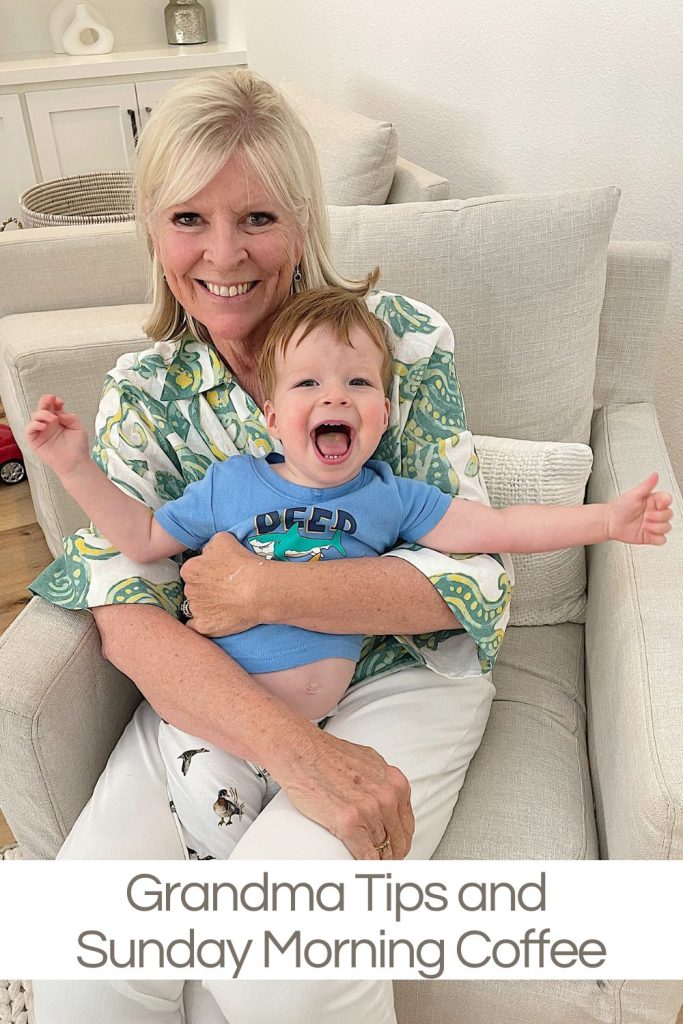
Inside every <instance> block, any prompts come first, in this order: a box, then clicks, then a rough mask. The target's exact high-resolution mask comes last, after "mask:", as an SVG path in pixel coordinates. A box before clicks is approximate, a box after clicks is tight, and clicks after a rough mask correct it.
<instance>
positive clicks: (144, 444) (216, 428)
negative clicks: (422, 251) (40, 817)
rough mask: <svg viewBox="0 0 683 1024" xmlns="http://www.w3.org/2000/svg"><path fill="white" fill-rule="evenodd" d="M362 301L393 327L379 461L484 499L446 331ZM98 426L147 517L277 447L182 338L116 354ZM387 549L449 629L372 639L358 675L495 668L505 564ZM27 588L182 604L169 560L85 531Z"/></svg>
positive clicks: (208, 353) (228, 381) (45, 593)
mask: <svg viewBox="0 0 683 1024" xmlns="http://www.w3.org/2000/svg"><path fill="white" fill-rule="evenodd" d="M367 302H368V306H369V308H370V309H371V310H372V311H373V312H374V313H375V314H376V315H377V316H378V317H380V318H381V319H383V320H384V321H386V323H387V324H388V326H389V328H390V334H391V341H392V347H393V351H394V383H393V389H392V394H391V413H390V419H389V426H388V428H387V430H386V433H385V434H384V436H383V438H382V440H381V442H380V445H379V447H378V448H377V451H376V452H375V453H374V456H373V457H374V458H376V459H383V460H384V461H385V462H388V463H389V465H390V466H391V467H392V469H393V470H394V472H395V473H397V474H398V475H400V476H405V477H415V478H417V479H420V480H425V481H427V482H428V483H431V484H435V485H436V486H437V487H438V488H439V489H440V490H442V491H443V492H444V493H447V494H453V495H456V494H457V495H459V496H460V497H463V498H469V499H471V500H473V501H480V502H484V503H487V504H488V498H487V495H486V488H485V486H484V482H483V480H482V477H481V474H480V472H479V462H478V459H477V455H476V452H475V451H474V446H473V443H472V435H471V434H470V432H469V431H468V429H467V425H466V421H465V412H464V407H463V402H462V396H461V393H460V386H459V384H458V379H457V376H456V373H455V366H454V341H453V334H452V331H451V329H450V327H449V326H448V324H447V323H446V322H445V320H444V319H443V318H442V317H441V316H439V314H438V313H435V312H434V310H432V309H430V308H429V307H428V306H425V305H423V304H421V303H418V302H415V301H413V300H412V299H406V298H404V297H403V296H400V295H390V294H388V293H386V292H374V293H373V294H372V295H370V296H369V297H368V300H367ZM95 427H96V440H95V444H94V447H93V458H94V459H95V461H96V462H97V463H98V464H99V465H100V466H101V467H102V469H103V470H104V471H105V472H106V473H107V475H108V476H109V477H110V478H111V479H112V480H113V481H114V483H116V484H117V485H118V486H119V487H121V488H122V489H123V490H124V491H126V492H127V493H128V494H132V495H133V497H135V498H137V499H138V500H139V501H142V502H144V503H145V504H146V505H148V506H149V507H150V508H152V509H157V508H159V506H160V505H162V504H163V503H164V502H166V501H169V500H170V499H172V498H177V497H178V496H179V495H180V494H182V492H183V490H184V489H185V487H186V486H187V484H189V483H192V482H193V481H195V480H199V479H201V478H202V477H203V476H204V474H205V472H206V470H207V467H208V466H209V465H211V463H212V462H214V461H217V460H222V459H228V458H230V456H231V455H241V454H245V453H246V454H250V455H254V456H257V457H263V456H265V455H268V454H269V453H270V452H272V451H278V452H281V448H280V443H279V441H276V440H274V439H273V438H271V437H270V435H269V434H268V431H267V429H266V425H265V422H264V419H263V414H262V412H261V410H260V409H259V408H258V407H257V406H256V404H255V403H254V401H253V400H252V399H251V397H250V396H249V395H248V394H247V393H246V392H245V391H243V390H242V388H241V387H240V385H239V384H238V383H237V381H236V380H235V378H234V377H233V376H232V374H231V373H230V370H229V369H228V368H227V367H226V366H225V365H224V364H223V363H222V362H221V361H220V359H219V358H218V356H217V355H216V353H215V351H214V350H213V349H212V348H211V346H208V345H204V344H202V343H200V342H197V341H196V340H195V339H194V338H192V337H190V336H189V335H188V336H186V337H184V338H182V339H181V340H178V341H164V342H158V343H157V344H156V345H154V346H153V347H152V348H150V349H147V350H146V351H144V352H139V353H131V354H128V355H125V356H122V357H121V358H120V359H119V361H118V363H117V364H116V367H115V368H114V369H113V370H112V371H111V373H109V374H108V375H107V377H106V379H105V382H104V390H103V392H102V400H101V402H100V407H99V411H98V414H97V420H96V425H95ZM391 554H392V556H399V557H401V558H405V559H406V560H407V561H409V562H411V563H412V564H413V565H414V566H415V567H416V568H417V569H419V570H420V572H422V573H423V574H424V575H425V576H427V577H428V578H429V579H430V581H431V582H432V584H433V586H435V587H436V589H437V590H438V592H439V593H440V594H441V596H442V597H443V598H444V600H445V601H446V602H447V604H448V605H449V607H450V608H451V609H452V611H453V614H454V616H455V617H456V619H457V624H455V625H454V629H453V630H448V631H442V632H439V633H429V634H424V635H416V636H396V637H395V636H376V637H367V638H366V640H365V643H364V645H363V649H362V652H361V657H360V660H359V662H358V665H357V667H356V673H355V676H354V680H355V681H358V680H361V679H366V678H368V677H370V676H375V675H379V674H380V673H382V674H384V673H386V672H388V671H395V670H396V669H398V668H401V667H404V666H407V665H411V664H416V663H417V664H423V665H427V666H428V667H429V668H432V669H433V670H434V671H436V672H439V673H441V674H444V675H448V676H453V677H458V676H467V675H478V674H480V673H483V672H488V671H490V670H491V669H492V667H493V664H494V662H495V659H496V655H497V653H498V648H499V647H500V644H501V641H502V639H503V635H504V632H505V628H506V625H507V622H508V619H509V608H508V605H509V601H510V594H511V590H512V568H511V563H510V560H509V558H508V557H506V556H501V555H495V554H475V555H451V556H448V555H444V554H441V553H439V552H435V551H430V550H428V549H426V548H421V547H419V546H418V545H416V544H405V545H402V546H400V547H399V548H396V549H395V550H394V551H392V552H391ZM383 557H386V556H383ZM31 590H32V591H33V592H34V593H35V594H39V595H41V596H42V597H44V598H46V599H47V600H48V601H51V602H52V603H53V604H59V605H62V606H63V607H66V608H92V607H96V606H98V605H103V604H134V603H141V604H154V605H158V606H160V607H161V608H164V609H166V611H168V612H170V613H171V614H177V613H178V609H179V607H180V604H181V601H182V584H181V581H180V577H179V571H178V565H177V564H176V562H175V561H173V560H171V559H164V560H162V561H159V562H155V563H153V564H146V565H139V564H136V563H133V562H131V561H130V560H129V559H127V558H126V557H125V556H124V555H122V554H120V553H119V552H118V551H117V550H116V549H115V548H112V547H111V545H110V544H109V543H108V542H107V541H106V540H105V539H104V538H102V537H100V536H99V535H98V534H97V532H96V531H95V530H94V529H92V528H91V529H82V530H79V531H78V532H77V533H76V534H74V535H73V536H71V537H67V538H65V540H64V553H63V555H62V556H61V557H60V558H58V559H56V561H55V562H53V563H52V565H51V566H49V567H48V568H47V569H46V570H45V572H43V573H42V574H41V576H39V577H38V579H37V580H36V581H35V582H34V583H33V584H32V585H31Z"/></svg>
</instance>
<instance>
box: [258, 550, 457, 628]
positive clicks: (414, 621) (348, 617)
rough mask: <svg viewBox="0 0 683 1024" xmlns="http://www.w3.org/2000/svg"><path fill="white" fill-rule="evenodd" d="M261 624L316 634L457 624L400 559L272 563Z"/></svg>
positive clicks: (418, 575)
mask: <svg viewBox="0 0 683 1024" xmlns="http://www.w3.org/2000/svg"><path fill="white" fill-rule="evenodd" d="M261 621H263V622H270V623H273V622H286V623H288V624H289V625H292V626H300V627H302V628H304V629H312V630H315V631H317V632H319V633H363V634H365V635H366V636H379V635H382V634H394V635H395V634H405V635H410V634H414V633H430V632H433V631H435V630H439V629H453V628H454V627H455V625H456V620H455V618H454V616H453V613H452V612H451V611H450V610H449V608H448V605H447V604H446V602H445V601H444V600H443V599H442V597H441V596H440V594H439V593H438V591H437V590H436V589H435V588H434V586H433V585H432V584H431V583H430V581H429V579H428V578H427V577H426V576H423V574H422V573H421V572H420V571H419V570H418V569H416V568H415V566H413V565H411V564H410V562H407V561H406V560H405V559H403V558H399V557H396V558H353V559H339V560H334V561H332V560H331V561H329V562H323V561H321V562H305V563H303V564H302V565H293V564H292V563H291V562H275V561H272V562H270V563H269V565H268V580H267V587H265V588H264V593H263V618H262V620H261Z"/></svg>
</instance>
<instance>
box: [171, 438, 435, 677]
mask: <svg viewBox="0 0 683 1024" xmlns="http://www.w3.org/2000/svg"><path fill="white" fill-rule="evenodd" d="M283 461H284V459H283V458H282V456H281V455H277V454H272V455H269V456H268V457H267V458H261V459H257V458H254V457H253V456H252V455H233V456H232V457H231V458H229V459H226V460H225V461H224V462H216V463H214V464H213V465H211V466H209V469H208V470H207V472H206V476H205V477H204V479H203V480H199V481H198V482H197V483H193V484H190V485H189V486H188V487H187V488H186V489H185V492H184V493H183V494H182V496H181V497H180V498H177V499H176V500H175V501H170V502H169V503H168V504H167V505H164V506H163V507H162V508H160V509H158V511H157V512H155V517H156V519H157V521H158V522H159V524H160V525H161V526H162V527H163V528H164V530H166V531H167V532H168V533H170V534H171V536H173V537H175V538H176V539H177V540H179V541H180V542H181V543H182V544H186V545H187V547H188V548H191V549H193V550H199V549H200V548H202V547H203V546H204V545H205V544H206V543H208V541H209V540H210V539H211V537H213V535H214V534H215V533H222V532H223V531H229V532H230V533H232V534H234V536H235V537H236V538H237V539H238V540H239V541H240V542H241V543H242V544H243V545H244V546H245V547H246V548H248V549H249V550H251V551H253V552H255V553H256V554H257V555H261V556H262V557H265V558H276V559H278V560H281V561H288V562H303V561H317V560H320V559H323V558H325V559H329V558H359V557H361V556H362V555H381V554H383V553H384V552H385V551H389V550H390V549H391V548H393V547H395V545H396V543H397V542H398V541H399V539H401V540H404V541H408V542H414V541H418V540H419V539H420V538H421V537H424V535H425V534H426V533H428V532H429V531H430V530H431V529H433V527H434V526H436V524H437V523H438V522H439V520H441V519H442V518H443V516H444V514H445V512H446V509H447V508H448V507H449V505H450V504H451V501H452V498H451V497H450V496H449V495H447V494H443V493H442V492H441V491H440V490H439V489H438V488H437V487H434V486H432V485H431V484H426V483H423V482H422V481H419V480H405V479H404V478H403V477H399V476H395V475H394V473H393V472H392V470H391V468H390V467H389V466H388V465H387V464H386V463H385V462H379V461H376V460H374V459H373V460H370V461H369V462H367V463H366V464H365V466H363V468H362V469H361V471H360V473H359V474H358V475H357V476H355V477H354V478H353V480H349V481H348V482H347V483H345V484H341V485H340V486H339V487H321V488H314V487H301V486H299V485H297V484H292V483H290V482H289V480H285V479H284V478H283V477H281V476H280V475H279V473H277V472H276V471H275V470H274V469H273V468H272V465H271V463H273V462H283ZM215 640H216V643H218V644H219V645H220V646H221V647H222V648H223V649H224V650H225V651H227V652H228V654H229V655H230V656H231V657H233V658H234V659H235V661H237V662H239V664H240V665H242V667H243V668H244V669H245V670H246V671H247V672H273V671H275V670H276V669H284V668H294V667H295V666H297V665H306V664H308V663H310V662H313V661H319V660H320V659H322V658H351V659H352V660H353V661H357V660H358V656H359V654H360V648H361V644H362V642H363V637H362V635H356V634H342V635H340V634H334V633H316V632H314V631H313V630H308V629H300V628H299V627H298V626H289V625H279V624H278V625H260V626H254V627H253V628H252V629H247V630H244V631H243V632H242V633H235V634H234V635H232V636H225V637H216V638H215Z"/></svg>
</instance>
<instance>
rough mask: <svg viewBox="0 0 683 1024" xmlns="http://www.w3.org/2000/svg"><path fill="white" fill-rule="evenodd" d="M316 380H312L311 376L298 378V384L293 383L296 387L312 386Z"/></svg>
mask: <svg viewBox="0 0 683 1024" xmlns="http://www.w3.org/2000/svg"><path fill="white" fill-rule="evenodd" d="M317 383H318V382H317V380H313V379H312V378H311V377H307V378H306V380H300V381H299V383H298V384H295V387H297V388H314V387H315V386H316V384H317Z"/></svg>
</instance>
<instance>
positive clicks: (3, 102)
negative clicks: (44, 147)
mask: <svg viewBox="0 0 683 1024" xmlns="http://www.w3.org/2000/svg"><path fill="white" fill-rule="evenodd" d="M35 183H36V174H35V171H34V169H33V161H32V159H31V150H30V148H29V143H28V136H27V134H26V128H25V126H24V118H23V115H22V112H21V104H20V102H19V97H18V96H12V95H10V96H0V220H4V219H5V218H6V217H14V216H16V214H17V212H18V209H19V208H18V206H17V197H18V196H20V195H21V193H22V192H23V191H24V189H26V188H29V187H30V186H31V185H35Z"/></svg>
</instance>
